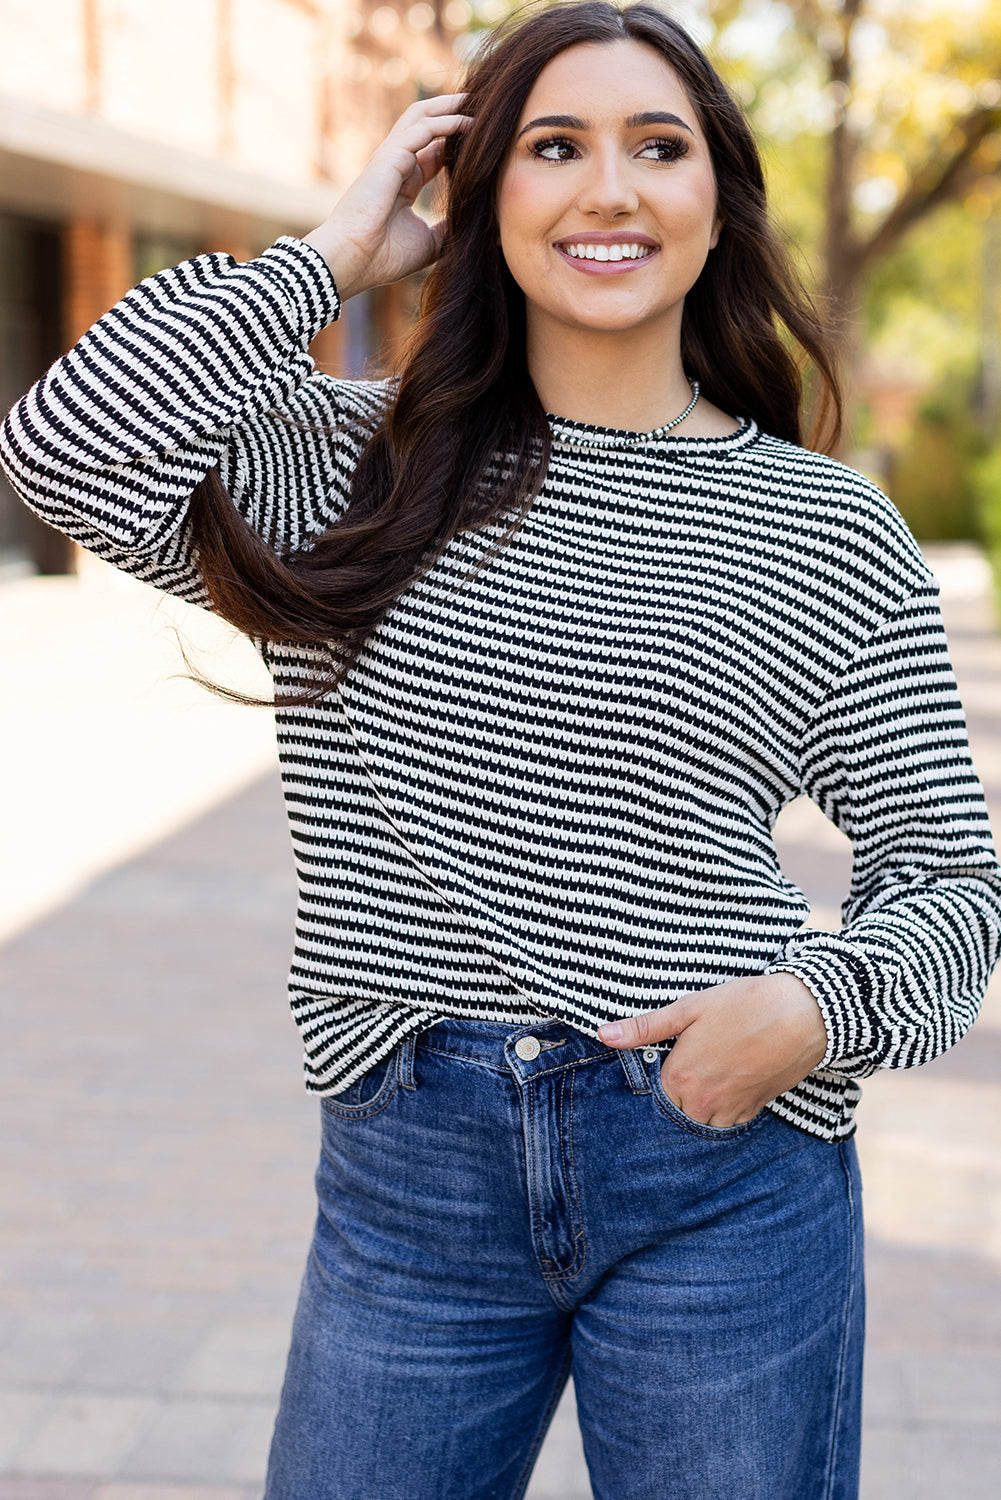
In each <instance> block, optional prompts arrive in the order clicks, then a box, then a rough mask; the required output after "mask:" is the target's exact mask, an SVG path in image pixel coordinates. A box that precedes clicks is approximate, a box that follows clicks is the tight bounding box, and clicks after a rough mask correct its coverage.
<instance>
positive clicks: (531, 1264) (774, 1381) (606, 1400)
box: [265, 1021, 863, 1500]
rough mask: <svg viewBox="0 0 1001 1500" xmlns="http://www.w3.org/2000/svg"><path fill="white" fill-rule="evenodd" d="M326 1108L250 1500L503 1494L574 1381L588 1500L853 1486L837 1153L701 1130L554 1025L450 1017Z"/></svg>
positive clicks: (853, 1380)
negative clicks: (263, 1455) (285, 1348)
mask: <svg viewBox="0 0 1001 1500" xmlns="http://www.w3.org/2000/svg"><path fill="white" fill-rule="evenodd" d="M530 1039H531V1040H530ZM519 1043H520V1045H519ZM322 1110H323V1149H322V1154H321V1158H320V1165H319V1169H318V1172H317V1179H316V1180H317V1190H318V1197H319V1215H318V1219H317V1225H316V1233H315V1238H314V1241H313V1245H312V1248H311V1252H310V1256H309V1262H308V1266H307V1269H306V1274H305V1278H304V1281H303V1286H302V1292H301V1296H300V1301H299V1307H298V1311H297V1313H296V1318H295V1325H294V1328H293V1334H292V1347H291V1351H290V1354H289V1362H288V1370H287V1373H286V1378H285V1386H284V1390H283V1393H282V1400H281V1407H280V1410H279V1413H278V1419H277V1423H276V1427H275V1435H274V1440H273V1443H272V1449H271V1462H270V1468H269V1474H268V1482H267V1489H266V1491H265V1500H516V1497H519V1496H521V1495H523V1494H524V1491H525V1487H526V1485H527V1483H528V1479H529V1475H530V1474H531V1471H532V1465H533V1463H534V1461H535V1458H536V1455H537V1453H538V1451H539V1448H540V1446H541V1444H542V1440H543V1437H544V1435H545V1432H546V1428H547V1426H548V1424H549V1421H550V1419H551V1417H552V1414H553V1411H554V1409H555V1407H556V1403H557V1401H558V1400H559V1396H560V1392H561V1391H562V1389H563V1386H564V1384H565V1382H566V1379H567V1375H568V1373H569V1372H570V1371H571V1370H572V1372H573V1379H574V1388H575V1391H576V1397H577V1408H578V1414H579V1418H580V1425H581V1431H582V1434H583V1439H584V1451H585V1454H586V1456H587V1463H588V1468H589V1470H590V1473H591V1482H592V1486H593V1490H594V1495H595V1497H596V1500H852V1497H854V1496H856V1494H857V1486H858V1455H859V1425H860V1413H859V1406H860V1394H861V1391H860V1386H861V1360H862V1327H863V1289H862V1227H861V1205H860V1187H859V1178H858V1168H857V1165H856V1161H855V1152H854V1148H853V1146H852V1144H851V1143H850V1142H848V1143H842V1144H840V1145H830V1144H828V1143H827V1142H825V1141H821V1140H815V1139H813V1138H812V1137H810V1136H808V1135H805V1134H804V1133H803V1132H801V1131H799V1130H797V1129H796V1128H795V1127H794V1126H791V1125H787V1124H786V1123H785V1122H783V1121H782V1120H780V1119H779V1118H778V1117H777V1116H776V1115H773V1114H771V1113H770V1112H769V1111H768V1110H764V1111H762V1113H761V1114H759V1115H757V1116H756V1117H755V1118H754V1119H753V1120H751V1121H749V1122H747V1123H746V1124H743V1125H736V1126H733V1127H731V1128H730V1129H726V1130H721V1129H716V1128H713V1127H711V1126H707V1125H699V1124H696V1123H694V1122H693V1121H691V1120H689V1119H688V1118H687V1117H686V1116H685V1115H683V1114H681V1113H680V1111H679V1110H678V1109H677V1108H676V1107H675V1106H674V1105H673V1104H672V1103H671V1101H670V1100H669V1099H668V1098H667V1096H666V1095H665V1093H664V1091H663V1089H662V1087H661V1084H660V1060H659V1058H658V1057H657V1056H656V1054H653V1055H650V1054H643V1053H636V1052H628V1053H617V1052H612V1051H610V1050H609V1049H607V1048H605V1047H603V1046H602V1045H601V1043H600V1042H595V1041H592V1040H591V1039H590V1038H588V1037H585V1036H583V1035H582V1034H581V1033H579V1032H577V1031H575V1030H573V1029H572V1028H571V1027H569V1026H566V1025H564V1024H563V1023H561V1022H556V1021H550V1022H544V1023H540V1024H538V1025H536V1026H532V1027H526V1026H522V1027H518V1028H511V1027H508V1026H503V1025H495V1024H492V1023H483V1022H475V1021H448V1022H445V1023H443V1024H441V1025H438V1026H435V1027H434V1028H433V1029H432V1030H430V1031H426V1032H424V1033H423V1034H422V1035H421V1036H420V1037H418V1038H417V1040H416V1045H415V1043H414V1040H413V1039H411V1040H410V1041H409V1042H406V1043H404V1044H403V1045H402V1046H401V1047H400V1048H398V1049H397V1051H396V1053H394V1054H393V1056H392V1057H391V1058H390V1059H389V1060H388V1061H387V1062H384V1063H380V1064H379V1065H378V1066H377V1067H376V1068H374V1069H373V1070H372V1071H371V1072H370V1073H369V1074H368V1075H366V1077H365V1078H364V1079H362V1080H361V1082H360V1083H358V1084H355V1085H354V1086H353V1087H352V1088H351V1089H349V1090H348V1091H347V1093H346V1094H343V1095H339V1096H336V1097H333V1098H329V1099H324V1100H323V1101H322Z"/></svg>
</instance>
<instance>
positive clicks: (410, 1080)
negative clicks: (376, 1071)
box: [396, 1031, 417, 1089]
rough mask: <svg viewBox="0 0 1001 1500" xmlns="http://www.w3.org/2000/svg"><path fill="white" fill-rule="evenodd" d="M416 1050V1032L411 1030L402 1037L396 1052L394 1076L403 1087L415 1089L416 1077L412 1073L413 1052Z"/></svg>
mask: <svg viewBox="0 0 1001 1500" xmlns="http://www.w3.org/2000/svg"><path fill="white" fill-rule="evenodd" d="M416 1050H417V1033H416V1032H415V1031H412V1032H411V1033H410V1035H409V1036H408V1037H404V1039H403V1041H402V1042H401V1043H400V1047H399V1051H398V1052H397V1054H396V1076H397V1078H398V1079H399V1080H400V1083H401V1085H402V1086H403V1088H405V1089H415V1088H416V1087H417V1078H416V1076H415V1074H414V1053H415V1051H416Z"/></svg>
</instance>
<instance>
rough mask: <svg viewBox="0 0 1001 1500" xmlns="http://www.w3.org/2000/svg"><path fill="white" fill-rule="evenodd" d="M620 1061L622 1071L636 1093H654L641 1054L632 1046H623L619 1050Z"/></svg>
mask: <svg viewBox="0 0 1001 1500" xmlns="http://www.w3.org/2000/svg"><path fill="white" fill-rule="evenodd" d="M619 1061H620V1062H621V1064H622V1071H623V1072H624V1073H625V1075H626V1080H627V1082H628V1084H629V1087H630V1088H631V1089H632V1091H633V1093H634V1094H649V1093H652V1092H653V1091H652V1089H651V1088H650V1080H649V1078H648V1077H647V1075H646V1069H645V1068H644V1066H643V1064H642V1063H641V1062H640V1059H639V1056H638V1054H637V1053H636V1052H634V1051H633V1049H632V1048H631V1047H623V1048H622V1049H621V1050H620V1052H619Z"/></svg>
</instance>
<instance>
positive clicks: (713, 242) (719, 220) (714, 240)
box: [709, 214, 726, 250]
mask: <svg viewBox="0 0 1001 1500" xmlns="http://www.w3.org/2000/svg"><path fill="white" fill-rule="evenodd" d="M725 223H726V220H725V219H724V218H723V215H722V214H717V215H716V222H715V224H714V225H713V232H712V234H711V235H710V236H709V248H710V250H715V249H716V246H717V245H718V244H719V237H720V235H721V234H722V233H723V225H724V224H725Z"/></svg>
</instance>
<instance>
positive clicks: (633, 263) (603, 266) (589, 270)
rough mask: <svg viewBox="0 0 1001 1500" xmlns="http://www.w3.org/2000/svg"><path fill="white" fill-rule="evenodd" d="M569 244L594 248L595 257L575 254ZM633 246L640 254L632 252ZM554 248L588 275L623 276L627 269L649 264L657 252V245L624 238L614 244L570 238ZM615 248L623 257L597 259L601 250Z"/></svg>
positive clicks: (574, 266) (613, 249) (577, 247)
mask: <svg viewBox="0 0 1001 1500" xmlns="http://www.w3.org/2000/svg"><path fill="white" fill-rule="evenodd" d="M569 245H573V246H574V247H575V248H576V249H577V250H578V251H579V250H580V249H582V248H587V249H589V250H591V249H593V250H594V252H595V258H594V259H591V258H590V257H589V256H587V255H581V254H579V253H578V254H577V255H573V254H571V252H570V250H569V248H567V246H569ZM632 247H635V248H636V250H637V251H638V254H636V255H633V254H632V253H631V248H632ZM553 248H554V250H555V251H556V253H557V255H559V257H560V259H561V260H564V261H566V262H567V263H568V264H569V265H571V266H573V268H574V270H575V271H583V272H584V274H585V275H586V276H621V275H623V274H624V273H625V272H627V271H636V270H638V269H639V268H640V266H645V265H647V264H649V262H650V261H651V260H653V258H654V256H655V255H656V254H657V246H656V245H648V244H644V243H643V242H642V241H640V242H639V243H637V241H635V240H628V241H626V240H622V241H617V242H615V243H614V244H609V243H608V242H607V241H605V242H601V241H598V242H595V241H589V240H582V241H577V240H569V241H565V242H564V243H563V244H556V245H554V246H553ZM615 250H618V251H619V253H620V255H621V259H619V260H610V259H609V260H598V259H597V255H598V253H599V252H602V251H603V252H605V253H606V254H608V253H609V252H612V251H615ZM622 252H626V253H622Z"/></svg>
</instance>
